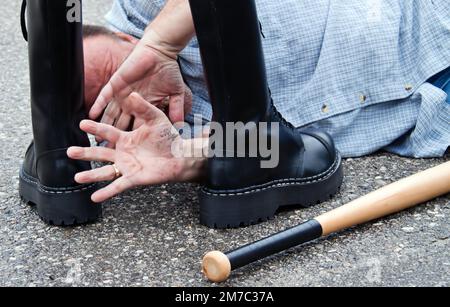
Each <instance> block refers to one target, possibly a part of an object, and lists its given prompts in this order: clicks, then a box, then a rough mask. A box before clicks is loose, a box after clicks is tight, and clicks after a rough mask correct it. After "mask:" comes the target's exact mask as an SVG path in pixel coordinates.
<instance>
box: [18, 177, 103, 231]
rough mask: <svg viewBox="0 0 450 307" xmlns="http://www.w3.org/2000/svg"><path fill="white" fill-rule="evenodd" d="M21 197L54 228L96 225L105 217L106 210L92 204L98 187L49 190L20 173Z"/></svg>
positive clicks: (88, 186)
mask: <svg viewBox="0 0 450 307" xmlns="http://www.w3.org/2000/svg"><path fill="white" fill-rule="evenodd" d="M19 178H20V180H19V193H20V196H21V197H22V199H23V200H24V201H25V202H26V203H28V204H29V205H35V206H36V210H37V213H38V215H39V217H40V218H41V219H42V220H43V221H44V222H45V223H47V224H49V225H54V226H76V225H83V224H88V223H93V222H95V221H97V220H98V219H99V218H101V217H102V206H101V205H99V204H95V203H93V202H92V200H91V195H92V194H93V193H94V192H95V191H96V190H97V189H98V187H97V186H96V185H87V186H79V187H77V188H64V189H63V188H60V189H55V188H49V187H45V186H42V185H41V184H40V183H39V182H38V181H37V180H36V179H35V178H34V177H32V176H30V175H28V174H27V173H25V171H24V170H23V169H22V170H21V171H20V177H19Z"/></svg>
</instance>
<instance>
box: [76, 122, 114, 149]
mask: <svg viewBox="0 0 450 307" xmlns="http://www.w3.org/2000/svg"><path fill="white" fill-rule="evenodd" d="M80 128H81V130H83V131H84V132H86V133H89V134H91V135H94V136H95V137H98V138H101V139H102V140H105V141H108V142H109V143H113V144H115V143H117V141H118V140H119V138H120V133H121V131H120V130H118V129H117V128H115V127H113V126H109V125H105V124H101V123H96V122H94V121H91V120H83V121H82V122H81V124H80Z"/></svg>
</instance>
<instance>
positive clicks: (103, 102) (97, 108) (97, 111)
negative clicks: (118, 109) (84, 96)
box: [89, 82, 114, 120]
mask: <svg viewBox="0 0 450 307" xmlns="http://www.w3.org/2000/svg"><path fill="white" fill-rule="evenodd" d="M113 97H114V90H113V87H112V84H111V82H108V83H107V84H106V85H105V86H104V87H103V88H102V90H101V91H100V94H99V95H98V97H97V99H96V100H95V102H94V105H93V106H92V108H91V110H90V111H89V118H90V119H92V120H95V119H98V118H99V117H100V115H101V114H102V112H103V110H104V109H105V108H106V106H107V105H108V104H109V102H110V101H111V100H112V99H113Z"/></svg>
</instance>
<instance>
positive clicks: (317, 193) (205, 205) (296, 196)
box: [200, 155, 344, 229]
mask: <svg viewBox="0 0 450 307" xmlns="http://www.w3.org/2000/svg"><path fill="white" fill-rule="evenodd" d="M343 179H344V171H343V166H342V159H341V156H340V155H337V157H336V161H335V162H334V164H333V166H332V167H330V169H329V170H327V171H326V172H324V173H323V174H320V175H318V176H315V177H312V178H302V179H298V180H296V179H286V180H277V181H273V182H269V183H267V184H264V185H260V186H254V187H250V188H247V189H241V190H233V191H220V192H219V191H212V190H208V189H203V190H202V191H201V192H200V223H201V224H203V225H205V226H207V227H209V228H217V229H227V228H237V227H246V226H249V225H254V224H258V223H261V222H265V221H267V220H270V219H273V218H274V217H275V214H276V213H277V211H278V210H279V209H282V208H285V207H289V206H299V207H303V208H308V207H311V206H313V205H316V204H319V203H322V202H324V201H327V200H329V199H331V198H332V197H333V196H334V195H335V194H336V193H337V192H338V191H339V188H340V187H341V185H342V182H343Z"/></svg>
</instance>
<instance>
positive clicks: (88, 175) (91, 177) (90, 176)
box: [75, 165, 116, 184]
mask: <svg viewBox="0 0 450 307" xmlns="http://www.w3.org/2000/svg"><path fill="white" fill-rule="evenodd" d="M115 178H116V171H115V169H114V167H113V166H112V165H107V166H103V167H101V168H97V169H93V170H90V171H86V172H81V173H78V174H76V175H75V181H76V182H78V183H79V184H87V183H94V182H103V181H111V180H114V179H115Z"/></svg>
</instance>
